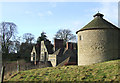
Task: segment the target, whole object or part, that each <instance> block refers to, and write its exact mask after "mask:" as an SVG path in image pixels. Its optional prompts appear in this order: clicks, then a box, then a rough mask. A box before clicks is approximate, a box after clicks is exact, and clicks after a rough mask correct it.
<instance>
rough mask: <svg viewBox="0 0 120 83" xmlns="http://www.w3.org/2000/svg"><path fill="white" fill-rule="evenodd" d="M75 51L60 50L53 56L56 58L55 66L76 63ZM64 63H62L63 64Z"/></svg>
mask: <svg viewBox="0 0 120 83" xmlns="http://www.w3.org/2000/svg"><path fill="white" fill-rule="evenodd" d="M76 52H77V51H76V49H65V48H60V49H58V50H57V51H56V52H54V54H55V55H56V56H57V58H58V59H57V60H58V61H57V64H62V63H65V62H66V59H67V62H77V53H76ZM63 61H64V62H63Z"/></svg>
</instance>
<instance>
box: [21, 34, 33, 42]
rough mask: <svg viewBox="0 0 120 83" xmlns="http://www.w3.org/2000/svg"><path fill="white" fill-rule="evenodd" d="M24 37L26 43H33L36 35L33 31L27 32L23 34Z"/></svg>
mask: <svg viewBox="0 0 120 83" xmlns="http://www.w3.org/2000/svg"><path fill="white" fill-rule="evenodd" d="M23 39H24V40H25V42H26V43H32V41H34V35H33V34H31V33H25V34H23Z"/></svg>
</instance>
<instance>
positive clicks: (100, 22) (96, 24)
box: [76, 12, 119, 33]
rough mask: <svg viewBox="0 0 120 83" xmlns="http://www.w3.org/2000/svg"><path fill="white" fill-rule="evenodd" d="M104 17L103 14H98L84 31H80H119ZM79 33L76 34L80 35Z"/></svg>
mask: <svg viewBox="0 0 120 83" xmlns="http://www.w3.org/2000/svg"><path fill="white" fill-rule="evenodd" d="M103 16H104V15H103V14H101V13H99V12H98V13H97V14H95V15H94V16H93V17H94V19H93V20H92V21H91V22H89V23H88V24H87V25H86V26H84V27H83V28H82V29H80V30H79V31H83V30H89V29H119V28H118V27H116V26H115V25H113V24H112V23H110V22H108V21H107V20H105V19H103ZM79 31H77V32H76V33H78V32H79Z"/></svg>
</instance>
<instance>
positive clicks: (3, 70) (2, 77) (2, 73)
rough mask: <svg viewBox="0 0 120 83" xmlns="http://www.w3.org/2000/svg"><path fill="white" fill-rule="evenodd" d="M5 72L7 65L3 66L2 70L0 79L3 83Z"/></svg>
mask: <svg viewBox="0 0 120 83" xmlns="http://www.w3.org/2000/svg"><path fill="white" fill-rule="evenodd" d="M4 72H5V66H2V70H1V80H0V82H1V83H3V79H4Z"/></svg>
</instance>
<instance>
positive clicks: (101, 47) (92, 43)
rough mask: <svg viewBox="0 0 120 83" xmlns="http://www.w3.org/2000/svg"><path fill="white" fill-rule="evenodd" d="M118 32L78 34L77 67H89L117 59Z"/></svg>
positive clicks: (101, 31) (105, 30)
mask: <svg viewBox="0 0 120 83" xmlns="http://www.w3.org/2000/svg"><path fill="white" fill-rule="evenodd" d="M118 33H119V32H118V30H115V29H104V30H103V29H99V30H84V31H80V32H78V65H90V64H93V63H98V62H103V61H107V60H112V59H117V58H118V53H119V52H118V50H119V49H118V47H119V46H118Z"/></svg>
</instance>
